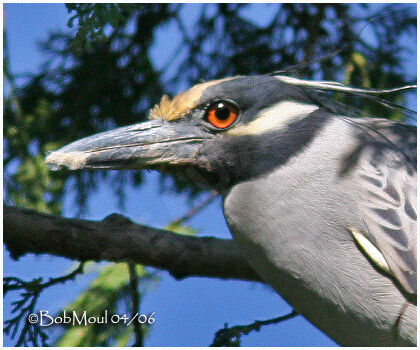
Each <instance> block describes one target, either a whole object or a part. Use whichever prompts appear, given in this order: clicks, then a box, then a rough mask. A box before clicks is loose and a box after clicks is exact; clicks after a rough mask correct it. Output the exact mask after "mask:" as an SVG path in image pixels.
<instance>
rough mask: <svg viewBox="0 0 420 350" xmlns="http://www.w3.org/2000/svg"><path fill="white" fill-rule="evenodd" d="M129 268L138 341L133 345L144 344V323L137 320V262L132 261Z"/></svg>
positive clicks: (135, 332)
mask: <svg viewBox="0 0 420 350" xmlns="http://www.w3.org/2000/svg"><path fill="white" fill-rule="evenodd" d="M128 269H129V273H130V293H131V301H132V304H133V315H132V319H134V321H133V327H134V334H135V336H136V342H135V343H134V345H133V346H143V330H142V325H141V323H140V322H137V319H138V317H137V316H138V312H139V310H140V293H139V290H138V287H139V281H138V276H137V272H136V264H134V263H132V262H130V263H128Z"/></svg>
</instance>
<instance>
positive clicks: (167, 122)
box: [47, 75, 417, 345]
mask: <svg viewBox="0 0 420 350" xmlns="http://www.w3.org/2000/svg"><path fill="white" fill-rule="evenodd" d="M324 90H332V91H342V92H350V93H354V94H364V95H365V96H367V95H371V96H373V95H374V94H375V93H377V92H378V91H376V90H361V89H354V88H350V87H346V86H343V85H341V84H338V83H334V82H311V81H306V80H299V79H296V78H290V77H286V76H269V75H260V76H237V77H233V78H226V79H221V80H216V81H211V82H207V83H202V84H198V85H196V86H194V87H192V88H191V89H189V90H187V91H186V92H183V93H181V94H179V95H177V96H175V97H174V98H173V99H170V98H168V97H167V96H165V97H163V98H162V101H161V102H160V104H159V105H157V106H155V107H154V108H153V109H152V110H151V112H150V118H151V120H150V121H148V122H145V123H141V124H136V125H132V126H128V127H122V128H118V129H116V130H112V131H109V132H105V133H101V134H97V135H94V136H91V137H88V138H85V139H82V140H79V141H76V142H74V143H72V144H70V145H68V146H66V147H64V148H62V149H60V150H58V151H56V152H54V153H52V154H50V155H49V156H48V158H47V162H48V163H50V164H55V165H56V166H66V167H68V168H70V169H84V168H101V169H142V168H147V169H157V170H160V171H164V172H173V173H178V174H182V175H184V176H185V177H187V178H190V179H192V180H193V181H200V182H202V183H205V184H207V185H209V186H211V187H212V188H215V189H217V190H218V191H219V192H220V193H221V194H222V196H223V204H224V213H225V217H226V220H227V222H228V224H229V227H230V229H231V232H232V235H233V237H234V241H235V242H236V243H237V245H238V246H239V247H240V249H241V250H242V252H243V254H244V256H245V257H246V259H247V260H248V261H249V263H250V264H251V265H252V266H253V267H254V268H255V270H256V271H257V272H258V274H259V275H260V276H261V277H262V279H263V280H264V281H265V282H267V283H268V284H269V285H271V286H272V287H273V288H274V289H275V290H276V291H277V292H278V293H279V294H280V295H282V296H283V297H284V298H285V300H287V301H288V302H289V303H290V304H291V305H292V306H293V307H294V308H295V309H296V310H297V311H298V312H299V313H300V314H302V315H303V316H304V317H306V318H307V319H308V320H309V321H311V322H312V323H313V324H314V325H316V326H317V327H318V328H320V329H321V330H322V331H324V332H325V333H326V334H327V335H329V336H330V337H331V338H333V339H334V340H335V341H337V342H338V343H339V344H342V345H414V344H416V309H417V306H416V305H417V302H416V295H417V287H416V278H417V277H416V276H417V272H416V271H417V269H416V265H417V263H416V262H417V251H416V143H417V141H416V140H417V139H416V129H415V127H412V126H409V125H404V124H399V123H395V122H392V121H389V120H384V119H376V118H375V119H372V118H353V117H348V116H343V114H341V113H338V112H337V110H338V109H337V108H338V105H337V104H335V103H332V101H331V100H329V99H328V97H327V96H326V95H325V94H324V95H323V94H321V93H320V92H321V91H324ZM381 92H385V91H381ZM388 92H392V90H389V91H388Z"/></svg>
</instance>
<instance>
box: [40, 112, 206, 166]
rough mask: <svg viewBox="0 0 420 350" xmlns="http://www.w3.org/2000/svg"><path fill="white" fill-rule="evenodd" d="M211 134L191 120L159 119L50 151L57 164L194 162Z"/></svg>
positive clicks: (145, 164)
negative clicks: (197, 152) (201, 146)
mask: <svg viewBox="0 0 420 350" xmlns="http://www.w3.org/2000/svg"><path fill="white" fill-rule="evenodd" d="M210 136H211V135H210V134H209V133H207V132H205V131H203V130H202V129H201V128H200V127H198V126H197V125H194V124H191V123H190V122H188V121H183V120H178V121H174V122H168V121H165V120H163V119H156V120H152V121H149V122H144V123H140V124H135V125H131V126H126V127H122V128H118V129H115V130H111V131H107V132H103V133H100V134H96V135H93V136H90V137H87V138H84V139H81V140H78V141H75V142H73V143H71V144H69V145H67V146H65V147H63V148H61V149H59V150H57V151H55V152H52V153H51V154H50V155H48V157H47V159H46V162H47V163H48V164H50V165H52V167H53V168H61V167H67V168H69V169H72V170H76V169H86V168H91V169H144V168H153V167H154V166H156V165H162V164H165V165H168V164H170V165H183V164H191V163H193V162H194V154H195V153H196V151H197V150H198V148H199V146H200V145H201V144H202V143H203V140H204V139H206V138H209V137H210Z"/></svg>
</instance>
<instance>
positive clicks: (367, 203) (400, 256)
mask: <svg viewBox="0 0 420 350" xmlns="http://www.w3.org/2000/svg"><path fill="white" fill-rule="evenodd" d="M369 168H370V169H369ZM360 177H361V179H362V180H363V181H364V188H365V192H364V198H363V201H362V206H363V208H362V215H363V219H364V222H365V224H366V228H367V235H368V237H369V239H370V240H371V241H372V243H373V244H374V245H375V246H376V247H377V248H378V249H379V251H380V252H381V253H382V255H383V256H384V258H385V260H386V262H387V263H388V265H389V268H390V270H391V273H392V274H393V275H394V276H395V277H396V278H397V279H398V281H399V282H400V283H401V285H402V286H403V287H404V288H405V289H406V290H407V292H409V293H415V294H416V293H417V286H416V285H417V237H416V229H417V227H416V219H417V214H416V178H415V177H414V176H412V175H409V174H408V173H407V172H406V171H404V168H403V167H399V168H393V167H391V166H388V165H383V166H381V168H379V167H377V166H374V165H372V164H370V167H369V166H365V167H364V168H363V170H362V171H361V173H360Z"/></svg>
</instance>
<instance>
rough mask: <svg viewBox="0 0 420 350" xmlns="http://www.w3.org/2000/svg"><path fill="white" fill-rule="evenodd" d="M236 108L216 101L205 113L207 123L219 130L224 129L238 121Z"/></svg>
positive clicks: (227, 103) (224, 102) (230, 104)
mask: <svg viewBox="0 0 420 350" xmlns="http://www.w3.org/2000/svg"><path fill="white" fill-rule="evenodd" d="M238 115H239V111H238V107H236V106H235V105H233V104H232V103H229V102H226V101H218V102H216V103H213V104H212V105H210V106H209V108H208V109H207V111H206V118H207V120H208V122H209V123H210V124H211V125H213V126H215V127H216V128H219V129H226V128H228V127H229V126H231V125H232V124H233V123H234V122H235V120H236V119H238Z"/></svg>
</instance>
